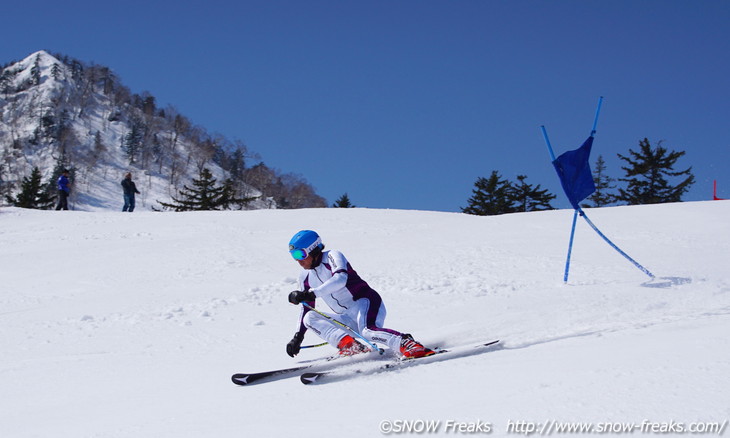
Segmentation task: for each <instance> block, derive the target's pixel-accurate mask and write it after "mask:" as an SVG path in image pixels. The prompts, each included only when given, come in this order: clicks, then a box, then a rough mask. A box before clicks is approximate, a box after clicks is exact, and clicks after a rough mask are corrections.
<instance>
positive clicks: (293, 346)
mask: <svg viewBox="0 0 730 438" xmlns="http://www.w3.org/2000/svg"><path fill="white" fill-rule="evenodd" d="M302 340H304V334H303V333H299V332H296V333H294V337H293V338H292V339H291V341H289V343H288V344H286V354H288V355H289V356H291V357H294V356H296V355H297V354H299V350H300V349H301V346H302Z"/></svg>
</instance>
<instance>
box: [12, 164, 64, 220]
mask: <svg viewBox="0 0 730 438" xmlns="http://www.w3.org/2000/svg"><path fill="white" fill-rule="evenodd" d="M41 180H42V176H41V170H40V169H39V168H38V167H34V168H33V171H32V172H31V174H30V176H29V177H28V176H26V177H24V178H23V182H22V183H21V190H20V193H18V196H17V197H16V198H13V197H12V196H6V199H7V201H8V202H9V203H10V204H12V205H14V206H16V207H22V208H34V209H37V210H49V209H51V208H52V207H53V202H54V199H53V197H52V196H49V195H48V193H47V191H46V188H45V187H44V185H43V182H42V181H41Z"/></svg>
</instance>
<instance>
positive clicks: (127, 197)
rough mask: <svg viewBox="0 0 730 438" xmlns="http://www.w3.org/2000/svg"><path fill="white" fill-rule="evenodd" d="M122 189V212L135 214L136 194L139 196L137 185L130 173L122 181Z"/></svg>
mask: <svg viewBox="0 0 730 438" xmlns="http://www.w3.org/2000/svg"><path fill="white" fill-rule="evenodd" d="M122 189H123V190H124V207H122V211H128V212H130V213H131V212H133V211H134V194H135V193H137V194H139V190H137V185H136V184H135V183H134V181H132V173H131V172H128V173H127V174H126V175H124V179H123V180H122Z"/></svg>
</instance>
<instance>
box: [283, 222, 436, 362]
mask: <svg viewBox="0 0 730 438" xmlns="http://www.w3.org/2000/svg"><path fill="white" fill-rule="evenodd" d="M289 253H290V254H291V256H292V257H293V258H294V260H296V261H297V262H299V266H301V267H302V268H303V269H304V271H303V272H302V273H301V274H300V276H299V289H300V290H296V291H293V292H291V293H290V294H289V302H290V303H292V304H300V303H307V304H308V305H309V306H311V307H312V308H314V306H315V299H316V298H321V299H323V300H324V302H325V303H327V305H328V306H329V307H330V308H331V309H332V310H333V311H335V312H336V315H333V314H328V316H330V317H331V318H332V319H335V320H338V321H340V322H341V323H343V324H345V325H347V326H349V327H351V328H353V329H355V330H357V332H358V333H359V334H361V335H362V336H363V337H364V338H365V339H367V340H369V341H371V342H373V343H380V344H384V345H386V346H388V348H390V349H391V350H393V351H399V352H400V354H401V355H402V356H403V357H406V358H416V357H424V356H430V355H432V354H434V351H433V350H430V349H428V348H426V347H424V346H423V345H421V344H420V343H418V342H416V341H414V340H413V337H412V336H411V335H409V334H405V333H400V332H397V331H395V330H391V329H387V328H383V322H384V320H385V314H386V311H385V305H384V304H383V300H382V298H381V297H380V294H378V293H377V292H376V291H375V290H373V289H372V288H371V287H370V286H369V285H368V284H367V283H366V282H365V281H364V280H363V279H361V278H360V276H358V275H357V272H355V270H354V269H352V266H350V263H349V262H348V261H347V259H346V258H345V256H344V255H343V254H342V253H341V252H339V251H324V244H323V243H322V239H321V238H320V237H319V235H318V234H317V233H316V232H314V231H311V230H303V231H300V232H298V233H297V234H295V235H294V237H292V238H291V240H290V241H289ZM307 329H311V330H312V331H313V332H314V333H316V334H317V335H318V336H319V337H320V338H322V339H324V340H325V341H327V342H328V343H329V344H330V345H334V346H337V348H338V349H339V352H340V354H341V355H345V356H350V355H353V354H358V353H365V352H368V351H370V349H369V348H368V347H366V346H365V345H363V344H361V343H360V342H358V341H357V340H355V339H354V338H353V337H352V336H351V335H350V333H349V332H348V331H347V330H345V329H344V328H341V327H338V326H336V325H334V324H332V323H331V322H330V321H328V320H327V319H326V318H324V317H323V316H322V315H320V314H318V313H317V312H312V311H311V309H310V308H308V307H306V306H302V312H301V315H300V317H299V330H298V331H297V332H296V333H295V334H294V338H292V340H291V341H289V343H288V344H287V345H286V353H287V354H288V355H289V356H291V357H294V356H296V355H297V354H298V353H299V350H300V347H301V345H302V340H303V339H304V333H305V332H306V331H307Z"/></svg>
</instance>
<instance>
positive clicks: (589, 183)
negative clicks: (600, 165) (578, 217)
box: [553, 135, 596, 210]
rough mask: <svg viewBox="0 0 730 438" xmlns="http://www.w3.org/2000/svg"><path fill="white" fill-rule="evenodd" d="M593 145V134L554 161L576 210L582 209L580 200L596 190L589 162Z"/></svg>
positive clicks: (561, 181)
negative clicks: (579, 145) (577, 146)
mask: <svg viewBox="0 0 730 438" xmlns="http://www.w3.org/2000/svg"><path fill="white" fill-rule="evenodd" d="M592 146H593V136H592V135H591V136H590V137H588V139H587V140H586V141H584V142H583V145H582V146H581V147H579V148H578V149H575V150H572V151H568V152H565V153H563V154H562V155H560V156H559V157H558V158H556V159H555V161H553V166H555V170H556V171H557V172H558V177H560V184H561V185H562V186H563V191H565V195H566V196H567V197H568V200H569V201H570V204H571V205H572V206H573V208H574V209H575V210H580V205H579V204H580V201H582V200H584V199H585V198H587V197H588V196H590V195H591V194H592V193H593V192H595V191H596V185H595V183H594V182H593V175H592V174H591V166H590V165H589V164H588V159H589V158H590V156H591V147H592Z"/></svg>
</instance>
